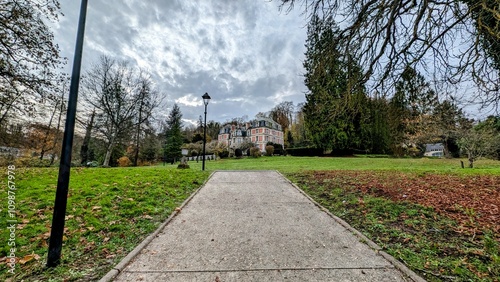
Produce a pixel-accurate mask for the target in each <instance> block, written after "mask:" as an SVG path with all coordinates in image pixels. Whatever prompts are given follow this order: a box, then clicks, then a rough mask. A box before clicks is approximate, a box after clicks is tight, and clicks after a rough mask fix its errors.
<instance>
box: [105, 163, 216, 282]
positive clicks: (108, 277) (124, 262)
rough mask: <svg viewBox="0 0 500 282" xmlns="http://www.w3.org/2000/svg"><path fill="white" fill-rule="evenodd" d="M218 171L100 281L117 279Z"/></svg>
mask: <svg viewBox="0 0 500 282" xmlns="http://www.w3.org/2000/svg"><path fill="white" fill-rule="evenodd" d="M216 172H217V171H214V172H212V173H211V174H210V175H209V176H208V178H207V179H206V180H205V181H204V182H203V184H202V185H201V186H200V187H199V188H198V189H197V190H196V191H194V192H193V193H192V194H191V195H190V196H189V197H188V198H187V199H186V200H184V202H183V203H182V204H181V205H180V206H179V209H175V210H174V211H173V212H172V213H171V214H170V216H169V217H168V218H167V219H166V220H165V221H164V222H163V223H162V224H161V225H160V226H159V227H158V228H157V229H156V230H155V231H154V232H153V233H151V234H149V235H148V236H147V237H146V238H145V239H144V240H143V241H142V242H141V243H140V244H139V245H137V246H136V247H135V248H134V249H133V250H132V251H131V252H130V253H128V254H127V255H126V256H125V257H124V258H123V259H122V260H121V261H120V262H119V263H118V264H117V265H115V266H114V267H113V268H112V269H111V270H110V271H108V273H106V275H104V276H103V277H102V278H101V279H99V282H109V281H112V280H113V279H115V278H116V277H117V276H118V275H119V274H120V273H121V272H122V271H123V269H125V267H127V265H128V264H129V263H130V262H131V261H132V260H133V259H134V258H135V257H136V256H137V255H138V254H139V253H140V252H141V251H142V250H143V249H144V248H145V247H146V246H147V245H149V243H151V241H153V239H154V238H155V237H157V236H158V234H159V233H160V232H161V231H162V230H163V229H164V228H165V227H166V226H167V225H168V224H169V223H170V222H171V221H172V220H173V219H174V218H175V217H176V216H177V215H178V214H179V213H180V212H181V211H182V209H183V208H184V206H186V205H187V204H188V203H189V202H190V201H191V200H192V199H193V197H194V196H195V195H196V194H198V192H199V191H200V190H201V189H202V188H203V187H205V185H206V184H207V182H208V180H210V179H211V178H212V176H213V175H214V174H215V173H216Z"/></svg>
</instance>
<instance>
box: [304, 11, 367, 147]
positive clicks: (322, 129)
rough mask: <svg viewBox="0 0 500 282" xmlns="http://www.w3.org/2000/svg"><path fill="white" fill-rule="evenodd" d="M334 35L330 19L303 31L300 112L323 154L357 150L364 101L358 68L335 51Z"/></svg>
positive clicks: (315, 20) (314, 22) (315, 22)
mask: <svg viewBox="0 0 500 282" xmlns="http://www.w3.org/2000/svg"><path fill="white" fill-rule="evenodd" d="M338 31H339V28H338V26H337V25H336V23H335V22H334V20H333V19H331V18H328V19H325V20H322V19H320V18H319V17H317V16H315V17H313V19H312V20H311V22H310V24H309V26H308V31H307V34H308V38H307V41H306V48H307V51H306V53H305V56H306V59H305V61H304V68H305V69H306V74H305V84H306V86H307V87H308V89H309V92H308V93H307V94H306V104H305V105H304V108H303V111H304V115H305V116H304V118H305V125H306V127H307V130H308V132H309V135H310V139H311V141H312V143H313V144H314V145H315V146H316V147H317V148H321V149H323V150H331V149H333V150H346V149H352V148H358V147H359V146H360V143H361V124H362V123H363V120H362V112H361V106H362V105H363V104H365V103H366V99H367V97H366V95H365V89H364V86H363V85H362V84H361V83H360V76H361V75H362V72H361V69H360V67H359V65H358V64H357V63H356V62H355V60H354V59H353V58H352V57H351V56H350V55H349V54H344V53H342V52H340V51H339V49H338V46H339V45H338V44H339V42H340V41H342V38H340V37H338V35H337V34H338Z"/></svg>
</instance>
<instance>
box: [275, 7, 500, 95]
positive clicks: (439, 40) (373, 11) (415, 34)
mask: <svg viewBox="0 0 500 282" xmlns="http://www.w3.org/2000/svg"><path fill="white" fill-rule="evenodd" d="M280 2H281V5H280V7H281V9H285V10H288V11H289V10H290V9H292V8H293V7H294V5H295V4H297V3H300V4H301V7H302V8H303V9H304V10H305V13H306V15H307V16H310V17H312V16H315V15H316V16H320V17H325V18H327V17H332V18H334V19H335V20H336V21H337V22H339V23H340V27H341V29H340V34H339V35H338V36H339V38H340V39H341V40H338V41H335V42H332V44H337V45H339V48H340V49H341V50H344V53H347V52H348V51H349V52H351V53H352V55H353V57H354V58H357V59H358V60H359V62H360V63H361V65H362V67H363V69H364V76H363V79H364V80H365V81H368V80H370V79H371V81H372V83H371V84H372V86H373V87H384V86H385V87H387V86H391V85H392V84H393V83H394V82H395V79H396V78H397V77H399V75H400V73H402V72H403V71H404V69H405V68H406V67H407V66H410V67H413V68H415V69H419V70H427V71H428V72H429V76H430V77H434V78H435V79H436V80H439V81H440V82H442V83H445V84H447V85H450V84H451V85H453V84H456V83H458V82H464V81H469V80H472V81H473V82H475V84H476V85H477V87H478V88H479V89H480V90H481V93H482V94H481V96H480V97H479V98H481V101H482V102H483V103H484V104H485V105H487V104H490V103H494V102H499V101H500V94H499V87H500V83H499V82H500V78H499V70H500V24H499V22H500V10H499V6H498V1H497V0H422V1H415V0H387V1H377V0H280Z"/></svg>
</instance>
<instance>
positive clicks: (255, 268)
mask: <svg viewBox="0 0 500 282" xmlns="http://www.w3.org/2000/svg"><path fill="white" fill-rule="evenodd" d="M159 205H160V203H159ZM363 242H365V243H363ZM367 243H368V244H369V245H368V244H367ZM377 249H378V247H377V246H376V245H375V244H373V243H372V242H369V240H366V238H363V237H362V235H360V234H359V232H357V231H355V230H353V229H352V228H350V227H349V226H348V225H347V224H345V223H344V222H342V221H341V220H339V219H338V218H336V217H334V216H332V215H331V214H329V213H328V212H326V211H325V210H323V209H322V208H321V207H319V206H318V205H317V204H316V203H314V202H313V201H312V200H311V199H310V198H309V197H307V196H306V195H305V194H303V193H302V192H301V191H300V190H299V189H298V188H296V187H295V186H294V185H292V184H291V183H290V182H289V181H288V180H287V179H286V178H284V177H283V176H282V175H281V174H279V173H278V172H275V171H218V172H215V173H214V174H212V176H211V177H210V179H209V180H208V181H207V183H206V184H205V185H204V186H203V187H202V188H201V189H200V190H199V191H198V192H197V193H196V194H195V195H194V197H192V198H191V199H190V200H189V201H188V203H187V204H185V205H184V206H183V207H182V210H181V211H180V212H178V214H177V215H176V216H175V217H172V218H171V220H169V221H168V223H166V224H165V225H164V226H162V227H161V229H159V230H158V231H157V232H156V233H155V234H153V236H150V238H149V239H147V240H146V241H145V242H144V243H143V244H142V245H141V246H139V247H138V248H136V250H134V252H133V253H132V254H130V255H129V256H128V257H127V258H125V259H124V261H122V263H120V264H119V265H118V266H117V267H116V268H115V269H114V270H112V271H111V272H110V273H108V275H106V276H105V277H104V278H103V279H102V280H101V281H109V280H114V281H157V282H158V281H259V282H262V281H415V280H418V281H423V280H421V278H420V277H418V276H417V275H415V274H414V273H413V272H411V271H409V270H408V269H407V268H406V267H405V266H403V265H400V264H398V263H397V262H396V261H395V260H394V259H393V258H392V257H390V256H388V255H387V254H385V253H383V252H381V251H379V250H377ZM116 274H118V276H116ZM115 276H116V277H115Z"/></svg>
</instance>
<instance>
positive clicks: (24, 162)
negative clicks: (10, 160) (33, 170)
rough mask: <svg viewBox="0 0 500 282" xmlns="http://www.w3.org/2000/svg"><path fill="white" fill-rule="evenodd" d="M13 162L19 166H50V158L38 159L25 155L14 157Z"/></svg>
mask: <svg viewBox="0 0 500 282" xmlns="http://www.w3.org/2000/svg"><path fill="white" fill-rule="evenodd" d="M14 164H15V165H16V166H19V167H48V166H50V160H40V159H39V158H37V157H36V158H32V157H25V158H19V159H16V160H15V162H14Z"/></svg>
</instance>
